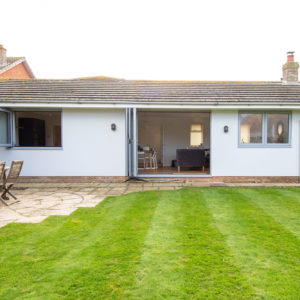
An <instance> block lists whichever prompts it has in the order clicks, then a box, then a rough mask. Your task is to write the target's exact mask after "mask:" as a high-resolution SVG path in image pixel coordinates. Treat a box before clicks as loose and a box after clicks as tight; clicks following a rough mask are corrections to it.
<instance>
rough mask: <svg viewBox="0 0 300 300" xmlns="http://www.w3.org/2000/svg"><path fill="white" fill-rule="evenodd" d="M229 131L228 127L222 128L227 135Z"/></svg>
mask: <svg viewBox="0 0 300 300" xmlns="http://www.w3.org/2000/svg"><path fill="white" fill-rule="evenodd" d="M228 131H229V127H228V126H227V125H225V126H224V132H225V133H227V132H228Z"/></svg>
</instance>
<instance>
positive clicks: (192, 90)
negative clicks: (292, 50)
mask: <svg viewBox="0 0 300 300" xmlns="http://www.w3.org/2000/svg"><path fill="white" fill-rule="evenodd" d="M1 102H2V103H3V102H9V103H18V102H26V103H28V102H33V103H125V104H127V103H130V104H133V103H166V104H167V103H178V104H180V103H183V104H185V103H195V104H201V103H203V104H209V103H211V104H218V103H220V104H226V103H241V104H242V103H249V102H250V103H269V104H271V103H274V104H276V103H282V102H284V103H296V104H300V85H282V83H281V82H238V81H237V82H235V81H215V82H214V81H147V80H123V79H113V78H105V77H99V78H87V79H68V80H65V79H64V80H39V79H27V80H12V79H7V80H0V103H1Z"/></svg>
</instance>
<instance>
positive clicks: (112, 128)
mask: <svg viewBox="0 0 300 300" xmlns="http://www.w3.org/2000/svg"><path fill="white" fill-rule="evenodd" d="M116 129H117V125H116V124H115V123H112V124H111V130H112V131H116Z"/></svg>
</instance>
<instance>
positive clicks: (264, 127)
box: [238, 110, 292, 148]
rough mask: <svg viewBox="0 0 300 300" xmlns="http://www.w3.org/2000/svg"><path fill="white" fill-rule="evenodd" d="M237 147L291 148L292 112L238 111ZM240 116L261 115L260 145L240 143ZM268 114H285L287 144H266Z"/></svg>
mask: <svg viewBox="0 0 300 300" xmlns="http://www.w3.org/2000/svg"><path fill="white" fill-rule="evenodd" d="M238 114H239V117H238V133H239V134H238V147H240V148H290V147H292V143H291V139H292V112H291V111H282V110H280V111H239V112H238ZM242 114H261V115H262V142H261V143H249V144H242V143H241V115H242ZM269 114H287V115H288V126H289V135H288V143H268V124H267V121H268V120H267V115H269Z"/></svg>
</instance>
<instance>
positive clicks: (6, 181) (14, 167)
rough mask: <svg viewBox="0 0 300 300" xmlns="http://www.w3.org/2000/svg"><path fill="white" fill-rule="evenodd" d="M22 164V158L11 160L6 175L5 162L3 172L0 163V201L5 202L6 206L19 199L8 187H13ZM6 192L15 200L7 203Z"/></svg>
mask: <svg viewBox="0 0 300 300" xmlns="http://www.w3.org/2000/svg"><path fill="white" fill-rule="evenodd" d="M22 166H23V161H22V160H15V161H12V163H11V166H10V169H9V173H8V175H7V176H6V174H5V163H4V172H3V173H1V170H2V168H3V167H2V164H0V174H2V177H1V178H2V185H1V186H0V193H1V197H0V200H1V202H3V204H5V205H7V206H8V205H11V204H14V203H16V202H19V201H20V200H18V198H17V197H16V196H15V195H14V194H13V193H12V192H11V191H10V189H11V188H12V187H13V185H14V184H15V183H16V181H17V180H18V178H19V176H20V173H21V170H22ZM7 194H9V195H10V196H11V197H12V198H14V200H15V201H13V202H9V203H8V202H7V200H9V198H8V197H7Z"/></svg>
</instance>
